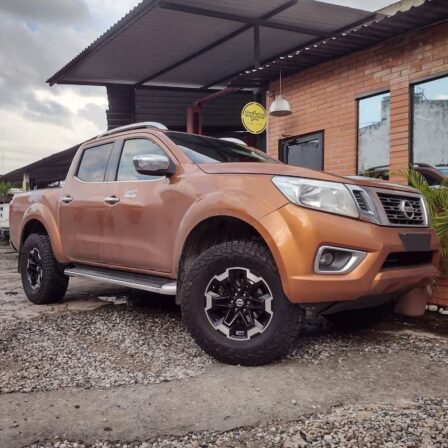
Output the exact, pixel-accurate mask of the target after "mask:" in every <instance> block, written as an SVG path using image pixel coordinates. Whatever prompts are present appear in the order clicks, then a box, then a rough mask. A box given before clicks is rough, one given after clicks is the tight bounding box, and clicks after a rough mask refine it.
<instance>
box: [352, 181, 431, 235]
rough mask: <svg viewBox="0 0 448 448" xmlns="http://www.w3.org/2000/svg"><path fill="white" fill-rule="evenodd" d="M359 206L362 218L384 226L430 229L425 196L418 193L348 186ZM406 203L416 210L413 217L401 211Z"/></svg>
mask: <svg viewBox="0 0 448 448" xmlns="http://www.w3.org/2000/svg"><path fill="white" fill-rule="evenodd" d="M347 187H348V188H349V190H350V191H351V193H352V195H353V198H354V199H355V202H356V204H357V206H358V210H359V214H360V218H361V219H362V220H364V221H370V222H374V223H376V224H379V225H382V226H391V227H429V225H430V221H429V215H428V211H427V208H426V204H425V201H424V199H423V196H422V195H421V194H420V193H418V192H417V191H416V192H407V191H399V190H388V189H385V188H375V187H362V186H358V185H347ZM402 201H406V202H407V203H408V204H410V205H411V206H412V208H413V209H414V213H413V216H412V217H409V216H406V215H405V214H404V212H403V211H402V210H401V209H400V205H401V203H402Z"/></svg>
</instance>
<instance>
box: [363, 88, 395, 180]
mask: <svg viewBox="0 0 448 448" xmlns="http://www.w3.org/2000/svg"><path fill="white" fill-rule="evenodd" d="M389 141H390V94H389V93H381V94H379V95H375V96H370V97H368V98H363V99H360V100H359V101H358V173H359V174H367V173H369V172H373V171H376V170H373V168H378V167H384V166H386V165H389V146H390V145H389Z"/></svg>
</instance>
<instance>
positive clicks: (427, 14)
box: [227, 0, 448, 88]
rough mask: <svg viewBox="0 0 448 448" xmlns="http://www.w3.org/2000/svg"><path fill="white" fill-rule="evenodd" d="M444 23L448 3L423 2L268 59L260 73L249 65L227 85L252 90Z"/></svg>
mask: <svg viewBox="0 0 448 448" xmlns="http://www.w3.org/2000/svg"><path fill="white" fill-rule="evenodd" d="M443 21H448V1H447V0H423V1H422V2H421V3H419V4H417V5H416V6H409V7H408V8H405V9H403V10H400V8H397V9H396V12H395V13H394V14H393V15H390V16H384V15H383V16H378V17H376V18H375V19H374V20H370V21H367V22H366V23H363V24H361V25H357V26H355V27H348V28H347V29H346V30H345V31H342V32H338V33H335V34H334V35H333V36H332V37H330V38H326V39H321V40H319V41H315V42H314V43H312V44H306V45H304V46H299V47H297V48H296V49H295V50H294V51H291V52H289V54H283V55H282V56H279V57H276V58H273V59H272V60H269V58H267V59H266V60H265V61H264V63H263V64H262V67H261V69H259V70H256V69H254V68H253V65H249V66H247V67H246V68H245V69H244V70H242V71H241V72H240V73H239V74H238V75H237V76H235V77H234V78H233V79H232V80H231V81H230V82H228V83H227V85H231V86H234V87H251V88H253V87H257V86H262V85H265V84H266V83H268V82H270V81H272V80H273V79H276V78H277V77H278V73H279V71H280V70H281V71H282V73H283V75H284V76H288V75H289V74H293V73H297V72H298V71H300V70H302V69H305V68H307V67H310V66H313V65H317V64H320V63H322V62H324V61H328V60H330V59H335V58H337V57H339V56H342V55H345V54H347V53H350V52H353V51H357V50H361V49H364V48H367V47H371V46H374V45H376V44H378V43H380V42H383V41H385V40H387V39H390V38H392V37H395V36H398V35H400V34H403V33H406V32H409V31H412V30H416V29H419V28H422V27H425V26H428V25H431V24H434V23H439V22H443ZM447 29H448V25H447Z"/></svg>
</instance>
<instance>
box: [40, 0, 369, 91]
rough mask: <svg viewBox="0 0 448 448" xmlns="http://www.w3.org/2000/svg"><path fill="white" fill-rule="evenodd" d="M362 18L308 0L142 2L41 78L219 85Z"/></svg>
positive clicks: (350, 11) (365, 14)
mask: <svg viewBox="0 0 448 448" xmlns="http://www.w3.org/2000/svg"><path fill="white" fill-rule="evenodd" d="M369 17H370V18H371V17H373V16H372V13H370V12H366V11H364V10H359V9H353V8H348V7H343V6H337V5H334V4H329V3H323V2H320V1H314V0H245V1H244V2H242V1H240V0H220V1H219V2H218V1H214V2H211V1H209V0H182V1H181V0H143V1H142V2H141V3H140V4H139V5H138V6H136V7H135V8H134V9H133V10H131V11H130V12H129V13H128V14H127V15H126V16H125V17H123V18H122V19H121V20H120V21H119V22H117V23H116V24H115V25H114V26H113V27H112V28H110V29H109V30H108V31H107V32H106V33H105V34H103V35H102V36H101V37H100V38H98V39H97V40H96V41H95V42H93V43H92V44H91V45H90V46H89V47H88V48H86V49H85V50H84V51H83V52H81V53H80V54H79V55H78V56H77V57H75V58H74V59H73V60H72V61H71V62H69V63H68V64H67V65H66V66H65V67H64V68H62V69H61V70H60V71H59V72H57V73H56V74H55V75H53V76H52V77H51V78H50V79H49V80H48V82H49V83H50V84H54V83H66V84H98V85H107V84H131V85H156V86H173V85H175V86H184V87H195V88H204V87H211V86H217V85H222V84H223V81H222V79H225V80H228V79H231V78H232V77H234V76H235V74H238V73H239V72H240V71H242V70H244V69H245V68H247V67H253V66H254V65H258V63H261V62H262V61H265V60H269V59H272V58H275V57H276V56H277V55H279V54H282V53H284V52H287V51H289V49H291V48H297V47H298V46H302V45H304V44H306V43H308V42H314V41H316V39H322V38H326V37H330V36H332V35H333V34H334V33H337V32H338V30H341V29H345V28H347V27H350V26H354V25H355V24H358V23H363V22H365V21H366V20H367V19H368V18H369ZM375 17H376V15H375Z"/></svg>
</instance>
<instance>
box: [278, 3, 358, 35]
mask: <svg viewBox="0 0 448 448" xmlns="http://www.w3.org/2000/svg"><path fill="white" fill-rule="evenodd" d="M365 18H366V12H365V11H361V10H359V9H353V8H347V7H345V6H338V5H332V4H329V3H322V2H315V1H313V0H300V2H299V3H298V4H297V5H296V6H294V7H293V8H290V9H288V10H286V11H283V12H282V13H280V14H278V15H276V16H274V17H273V18H272V21H273V22H276V23H284V24H288V25H295V26H300V25H306V26H307V27H308V28H316V29H318V30H322V31H325V32H327V33H330V32H331V31H335V30H337V29H339V28H343V27H345V26H347V25H348V24H349V23H355V22H358V21H359V20H363V19H365Z"/></svg>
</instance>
